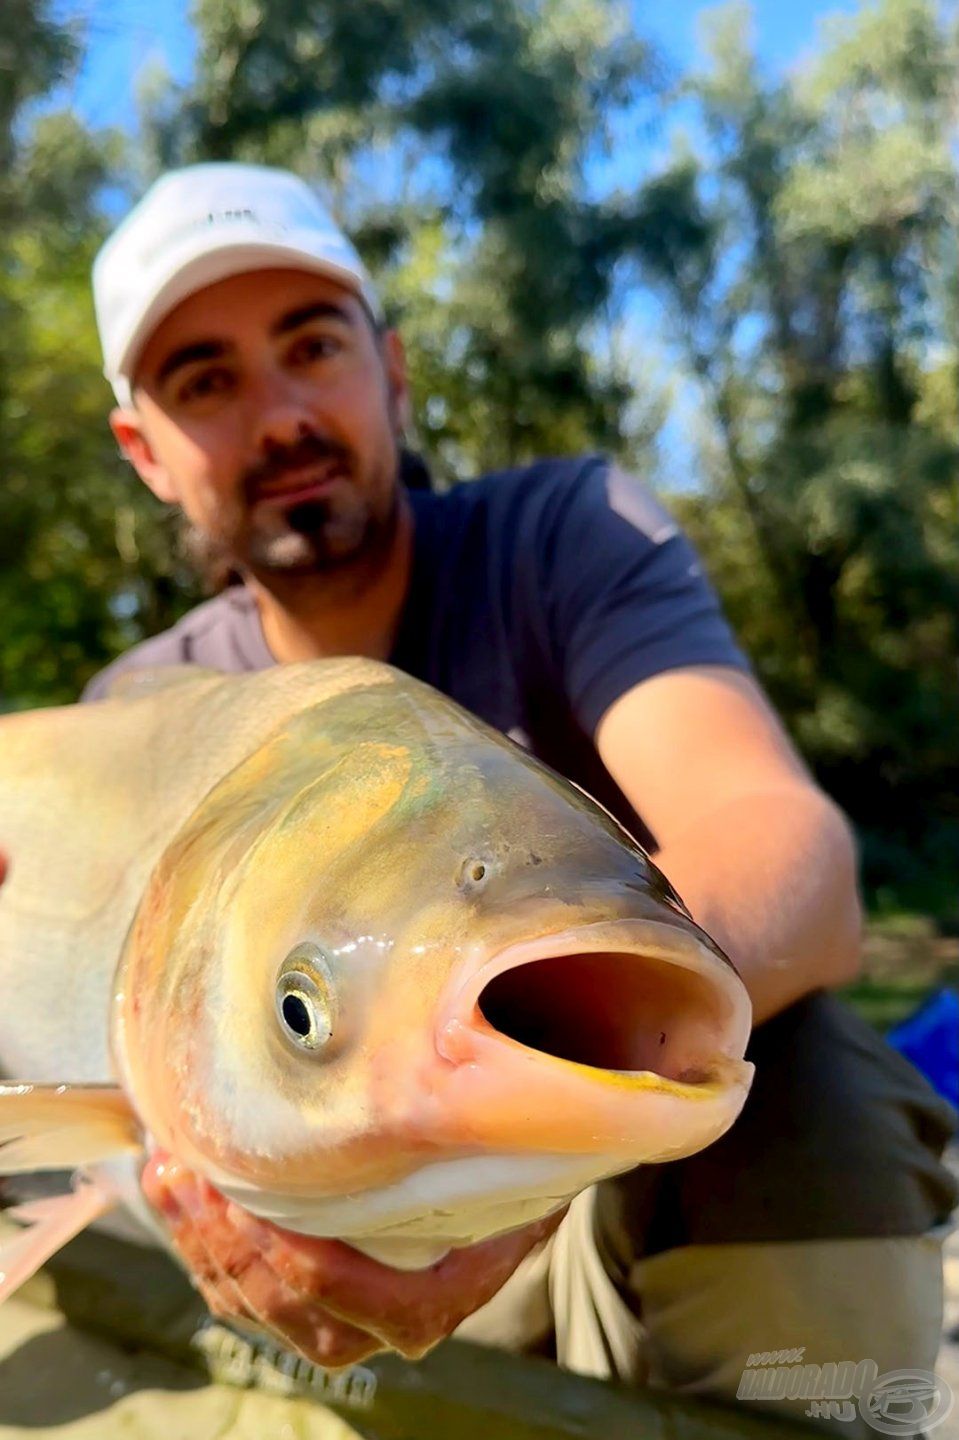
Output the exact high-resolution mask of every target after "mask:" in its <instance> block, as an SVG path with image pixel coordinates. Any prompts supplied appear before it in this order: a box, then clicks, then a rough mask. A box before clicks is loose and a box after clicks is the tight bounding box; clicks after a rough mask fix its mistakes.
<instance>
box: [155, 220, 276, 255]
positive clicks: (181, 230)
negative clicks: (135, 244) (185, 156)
mask: <svg viewBox="0 0 959 1440" xmlns="http://www.w3.org/2000/svg"><path fill="white" fill-rule="evenodd" d="M244 222H246V223H249V224H251V225H258V226H259V227H260V229H261V230H263V231H265V232H267V233H269V234H273V235H283V234H285V233H286V232H287V230H288V229H289V226H288V225H284V224H283V223H282V221H278V220H271V221H266V222H265V221H262V220H260V218H259V216H258V215H257V213H256V211H255V210H250V209H249V208H246V209H243V210H208V211H207V213H206V214H205V215H197V216H196V217H195V218H194V219H192V220H184V221H183V222H182V223H181V224H179V225H177V226H175V227H174V228H173V229H172V230H167V231H166V233H165V234H164V235H162V236H161V237H160V239H159V240H157V242H156V243H155V244H154V245H150V246H148V247H147V248H146V249H145V250H141V251H140V259H141V261H149V260H153V259H154V258H155V257H156V256H157V255H159V254H161V253H162V252H163V251H164V250H166V249H167V248H168V246H170V245H173V244H176V242H177V241H178V240H183V239H185V238H186V236H188V235H193V234H195V233H196V231H197V230H205V229H207V228H208V227H209V226H211V225H220V224H228V225H229V224H233V225H236V224H243V223H244Z"/></svg>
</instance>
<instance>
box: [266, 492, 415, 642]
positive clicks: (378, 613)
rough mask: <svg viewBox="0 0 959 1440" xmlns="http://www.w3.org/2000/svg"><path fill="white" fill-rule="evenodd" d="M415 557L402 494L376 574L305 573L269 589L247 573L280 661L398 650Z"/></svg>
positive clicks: (409, 513)
mask: <svg viewBox="0 0 959 1440" xmlns="http://www.w3.org/2000/svg"><path fill="white" fill-rule="evenodd" d="M412 560H413V515H412V511H411V509H410V505H409V501H408V500H407V498H406V496H405V494H401V498H400V503H399V509H398V513H397V524H396V530H395V533H394V535H393V540H392V544H391V546H390V549H389V552H388V553H387V555H386V556H385V557H384V558H383V561H382V564H381V565H380V566H379V567H378V569H377V570H376V572H375V573H374V574H372V575H362V576H361V575H359V574H358V573H356V572H353V573H352V574H351V573H350V572H349V571H344V572H343V573H342V574H340V575H336V576H305V577H304V576H299V577H297V578H296V580H295V581H294V580H278V581H277V582H276V583H271V584H270V585H269V588H268V587H267V585H266V583H264V581H263V580H262V579H258V578H256V577H253V576H248V577H247V584H248V586H249V588H250V590H251V591H252V593H253V596H254V598H255V600H256V603H257V608H258V610H259V612H260V624H261V625H262V627H263V638H264V639H265V640H266V643H267V646H268V648H269V650H270V653H271V654H272V655H273V657H274V659H275V660H277V661H278V662H279V663H280V664H288V663H290V662H291V661H295V660H316V659H322V658H323V657H325V656H333V655H366V656H369V657H370V659H373V660H386V659H388V658H389V655H390V653H391V651H392V649H393V643H394V641H395V639H396V632H397V629H398V628H399V623H400V616H401V615H402V612H403V602H404V601H405V599H406V592H407V588H408V586H409V578H410V569H411V566H412Z"/></svg>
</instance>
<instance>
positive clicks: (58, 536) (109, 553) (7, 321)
mask: <svg viewBox="0 0 959 1440" xmlns="http://www.w3.org/2000/svg"><path fill="white" fill-rule="evenodd" d="M13 25H15V26H16V30H15V31H14V30H13ZM8 27H9V28H8ZM24 34H26V35H28V36H30V37H32V38H31V41H30V46H29V47H26V48H25V49H24V51H23V54H24V57H25V59H26V61H27V62H28V64H26V65H25V66H24V68H23V70H22V72H21V71H20V70H18V69H17V68H16V67H12V66H11V67H7V68H4V69H2V70H0V80H2V85H0V116H3V117H5V128H4V129H2V130H0V149H2V150H4V152H5V153H6V155H7V157H8V164H7V168H6V169H5V170H4V179H3V183H2V191H3V197H4V207H5V210H6V215H7V223H6V225H5V226H3V227H2V230H0V318H2V324H0V461H2V471H0V474H2V479H0V612H2V614H3V617H4V627H3V636H2V640H0V708H6V707H10V706H24V705H34V704H41V703H51V702H56V701H61V702H66V701H70V700H73V699H75V698H76V695H77V691H78V689H79V687H80V686H81V685H82V684H83V683H84V682H85V680H86V679H88V678H89V677H90V675H92V674H93V673H94V671H95V670H97V669H98V668H100V667H101V666H102V665H103V664H104V663H105V662H106V661H107V660H109V659H110V658H111V657H112V656H113V655H115V654H116V653H117V651H118V650H120V649H122V648H124V647H125V646H127V645H129V644H131V643H133V642H134V641H136V640H137V639H140V638H142V637H143V636H144V635H146V634H149V633H152V631H153V630H154V629H156V628H158V627H159V626H162V625H165V624H168V623H170V620H171V619H172V618H173V617H174V616H175V614H177V613H178V612H179V610H180V609H181V608H183V607H184V606H185V605H186V603H187V602H188V599H189V589H188V587H184V585H183V583H182V582H183V581H184V580H185V578H186V577H185V574H183V573H180V574H177V573H176V572H175V561H174V560H173V559H171V554H170V546H169V541H168V540H166V541H165V542H164V538H163V536H162V531H161V527H160V519H159V515H158V513H157V511H158V507H154V506H151V505H149V504H148V503H147V498H146V495H145V492H143V490H142V487H141V486H139V485H138V484H135V483H134V482H133V481H132V479H131V477H130V476H129V475H128V474H126V473H124V470H123V468H122V467H121V465H120V463H119V461H118V459H117V455H116V447H115V445H114V444H113V441H112V439H111V437H110V433H109V430H108V428H107V425H106V413H107V410H108V408H109V402H110V394H109V390H108V388H107V386H106V384H105V382H104V381H103V378H102V376H101V374H100V359H99V350H98V343H97V339H96V333H95V329H94V323H93V309H92V304H91V300H90V290H89V270H90V264H91V262H92V259H93V255H94V253H95V251H96V248H97V245H98V244H99V242H100V240H101V238H102V236H103V234H104V233H105V224H104V221H103V218H102V216H101V214H100V213H99V208H98V203H97V202H98V194H99V191H100V189H101V187H102V185H103V184H104V183H105V181H106V180H107V178H108V177H109V176H110V175H111V173H112V172H113V171H114V169H115V167H116V165H117V163H118V160H119V149H118V145H117V142H116V140H115V138H114V137H109V136H96V135H91V134H90V133H88V132H87V131H86V130H85V129H84V127H83V126H82V125H81V124H80V123H79V122H78V121H77V120H76V118H75V117H73V116H72V115H70V114H67V113H65V112H58V113H50V112H40V113H39V114H38V115H37V116H36V117H35V118H34V119H33V121H32V123H29V124H24V123H23V107H24V105H25V104H26V103H27V101H29V100H31V99H33V98H34V97H36V96H38V95H41V94H42V93H43V90H44V89H45V88H47V87H49V86H51V85H52V84H54V83H55V82H56V81H58V80H60V79H63V78H65V76H66V74H67V73H68V67H69V65H70V64H71V63H73V61H74V60H75V57H76V48H75V43H74V39H73V37H72V35H71V34H70V33H69V32H66V31H63V30H58V29H57V28H56V27H55V26H54V24H53V22H52V21H51V20H50V19H49V16H48V14H47V10H46V7H44V6H41V5H39V4H33V5H24V4H18V5H14V6H12V7H9V8H7V7H5V8H4V9H3V10H2V12H0V50H2V47H3V46H4V44H10V45H14V44H15V43H16V45H17V48H16V53H17V55H18V56H19V55H20V54H21V49H20V46H19V43H17V42H19V40H20V38H21V36H22V35H24ZM181 569H182V567H181ZM181 592H182V593H181Z"/></svg>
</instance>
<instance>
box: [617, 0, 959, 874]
mask: <svg viewBox="0 0 959 1440" xmlns="http://www.w3.org/2000/svg"><path fill="white" fill-rule="evenodd" d="M957 58H959V56H957V47H956V43H955V36H954V34H953V32H952V31H951V30H950V29H949V28H948V26H947V25H946V24H945V22H944V21H943V20H942V19H941V18H940V16H939V14H938V12H937V10H936V9H935V7H934V6H933V5H932V4H930V3H926V0H883V3H881V4H878V5H874V6H871V7H869V8H867V9H864V10H863V11H862V12H861V13H860V14H859V15H857V16H855V17H853V18H851V19H848V20H846V21H845V22H844V23H843V24H842V25H841V26H836V27H834V29H833V32H832V41H831V44H830V45H829V47H828V48H827V49H826V50H825V51H824V52H823V53H822V54H821V55H820V56H819V57H818V58H817V59H816V60H814V61H813V62H812V64H811V65H810V66H809V68H808V69H807V70H806V71H805V72H804V73H800V74H799V75H798V76H797V77H796V78H795V79H794V80H793V81H792V82H791V83H790V84H789V85H788V86H781V85H774V84H769V83H766V82H765V81H764V80H763V78H762V76H761V75H760V74H759V72H758V69H757V66H756V63H755V61H754V59H753V58H752V55H751V53H750V49H749V44H748V40H747V34H746V17H745V14H744V12H742V11H738V10H735V9H733V10H729V11H726V12H723V13H722V14H721V16H720V18H719V20H718V22H715V23H714V31H713V37H712V59H711V64H710V67H709V69H708V70H707V72H706V74H704V75H702V76H699V77H693V78H692V79H691V80H690V81H689V82H688V89H689V92H690V93H691V95H693V96H694V97H695V98H696V100H697V101H698V104H699V106H700V109H701V115H702V132H703V136H704V144H703V146H702V149H701V153H700V154H698V155H697V156H696V157H695V158H692V157H691V156H690V155H689V154H688V153H681V154H679V155H677V158H676V160H675V162H674V163H673V165H672V166H671V167H670V169H669V170H668V171H667V172H666V174H664V175H663V176H661V177H659V178H658V179H657V180H656V181H654V182H652V183H651V184H650V185H649V186H648V187H647V191H646V195H647V205H648V214H649V216H650V229H651V231H652V232H653V233H652V236H651V239H650V242H649V245H648V247H647V253H646V255H645V257H644V259H645V266H646V273H647V275H648V276H649V277H650V278H651V279H653V280H654V281H655V283H657V284H659V285H660V286H661V287H662V289H663V291H664V293H665V295H666V298H667V303H668V306H669V308H670V313H671V314H672V316H673V318H674V322H675V324H676V331H677V336H678V338H679V341H680V344H681V346H682V349H683V353H684V354H685V357H686V363H687V365H688V366H689V367H690V369H691V370H692V371H693V373H695V375H696V376H697V379H698V380H699V382H700V385H701V387H702V395H703V399H704V402H705V404H706V405H707V406H708V409H709V413H710V414H711V418H712V434H711V436H710V445H709V448H708V450H707V451H706V452H705V453H704V456H703V460H704V465H705V466H706V467H708V473H709V476H710V483H709V488H708V491H707V494H706V496H704V497H703V498H698V497H696V498H694V499H693V500H692V501H691V502H690V504H689V522H690V525H691V528H692V529H693V530H694V532H695V533H696V534H697V537H698V539H699V541H700V544H701V546H702V548H703V550H704V552H705V554H706V557H707V561H708V562H709V563H710V565H711V567H712V569H713V570H714V573H715V574H716V575H717V578H718V580H719V583H720V586H721V589H722V591H723V593H724V596H725V598H726V601H727V604H728V606H729V609H730V611H731V613H732V614H733V616H734V618H735V620H736V621H737V622H738V628H739V630H740V633H741V635H742V636H743V638H744V640H745V642H746V644H747V646H748V648H749V649H750V651H751V653H752V654H753V656H754V658H755V660H756V662H757V665H758V667H759V670H760V672H761V673H762V675H763V676H764V678H765V679H766V681H767V683H768V685H769V687H770V689H771V691H772V693H773V695H774V697H775V698H776V699H777V701H778V702H779V704H780V706H781V708H782V709H783V711H784V713H785V714H786V716H787V719H788V720H789V722H790V724H791V726H792V728H793V731H794V733H795V734H796V737H797V739H798V740H799V742H800V744H801V746H802V748H803V750H804V752H805V753H806V755H807V756H808V757H809V758H810V759H811V761H812V762H813V764H814V766H815V767H816V769H817V771H818V773H819V774H820V776H821V778H822V779H823V780H824V782H825V783H826V785H827V786H828V787H829V788H830V789H831V790H832V791H833V793H835V794H836V795H837V796H838V798H839V799H840V801H841V802H842V803H843V804H845V806H846V807H847V808H848V809H849V811H850V813H851V814H852V815H853V816H854V817H855V819H856V820H857V822H858V823H859V825H860V827H861V829H862V831H863V832H864V838H865V853H866V860H867V870H868V874H869V877H870V880H871V881H872V883H873V884H875V885H876V886H882V885H883V884H888V883H889V882H890V881H895V880H896V879H897V877H898V881H901V882H902V883H909V884H913V883H914V882H915V881H916V880H917V879H918V873H917V872H921V871H923V870H925V871H927V872H928V870H929V869H930V868H935V867H937V866H941V867H942V869H943V871H946V870H947V869H948V868H949V867H950V866H954V864H955V859H956V851H957V850H959V845H957V842H956V836H957V835H959V830H957V828H956V827H957V824H959V806H957V805H956V802H955V800H954V798H953V797H954V796H955V795H956V793H957V789H959V786H957V782H959V751H957V749H956V745H955V736H956V734H957V733H959V703H957V687H956V660H957V655H959V526H957V520H959V479H957V461H959V451H957V445H956V439H957V431H959V426H957V420H959V412H957V398H959V396H957V390H956V387H955V383H954V381H955V374H956V368H955V367H956V348H955V340H956V311H955V290H954V288H953V286H952V283H951V278H950V274H949V273H947V267H948V270H949V272H951V271H952V270H954V259H953V261H948V260H947V258H946V257H947V256H948V255H952V256H953V257H954V256H955V254H956V238H957V230H956V220H957V216H959V207H957V176H956V170H955V162H954V158H953V156H952V154H951V153H950V136H951V133H952V131H951V115H952V113H953V106H954V83H955V82H954V76H955V73H956V60H957ZM664 237H665V238H664ZM933 357H935V363H931V360H932V358H933ZM954 873H955V871H954V869H953V874H954Z"/></svg>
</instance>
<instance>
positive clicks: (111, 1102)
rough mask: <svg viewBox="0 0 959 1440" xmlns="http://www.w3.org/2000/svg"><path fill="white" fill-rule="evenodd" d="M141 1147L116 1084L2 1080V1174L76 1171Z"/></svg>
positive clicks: (138, 1132)
mask: <svg viewBox="0 0 959 1440" xmlns="http://www.w3.org/2000/svg"><path fill="white" fill-rule="evenodd" d="M142 1147H143V1135H142V1131H141V1129H140V1123H139V1121H138V1119H137V1117H136V1114H135V1112H134V1111H133V1110H132V1108H131V1106H130V1103H129V1101H128V1100H127V1098H126V1096H125V1095H124V1093H123V1091H122V1090H121V1089H120V1087H119V1086H118V1085H26V1084H24V1085H18V1084H12V1083H10V1082H4V1083H2V1084H0V1175H17V1174H20V1173H22V1172H23V1171H25V1170H72V1169H75V1168H76V1167H77V1166H80V1165H91V1164H93V1163H94V1162H95V1161H97V1160H106V1159H108V1158H109V1157H110V1156H112V1155H121V1154H124V1153H125V1152H129V1151H131V1150H132V1151H135V1150H140V1149H142Z"/></svg>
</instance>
